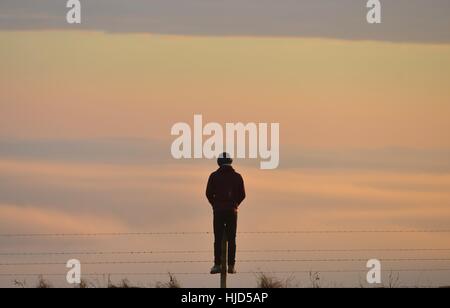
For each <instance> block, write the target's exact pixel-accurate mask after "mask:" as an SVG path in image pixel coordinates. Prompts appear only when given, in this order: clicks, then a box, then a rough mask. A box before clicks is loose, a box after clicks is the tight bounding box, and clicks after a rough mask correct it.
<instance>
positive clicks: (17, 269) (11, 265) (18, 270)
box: [0, 229, 450, 278]
mask: <svg viewBox="0 0 450 308" xmlns="http://www.w3.org/2000/svg"><path fill="white" fill-rule="evenodd" d="M383 233H385V234H407V233H409V234H419V233H423V234H431V233H432V234H437V233H441V234H450V229H427V230H425V229H424V230H406V229H405V230H293V231H292V230H291V231H244V232H239V234H240V235H255V236H260V235H275V236H294V235H300V234H303V235H312V234H325V235H334V234H383ZM212 234H213V233H212V232H208V231H203V232H202V231H192V232H189V231H184V232H110V233H4V234H0V240H1V239H24V238H29V239H37V238H42V239H44V240H52V239H53V238H77V239H83V238H94V237H95V238H105V237H123V238H129V237H156V238H159V237H162V236H174V237H182V236H183V237H185V236H199V235H212ZM383 252H388V253H402V254H406V256H402V257H389V258H380V259H379V260H380V261H381V262H386V263H389V264H391V263H392V264H397V265H398V264H399V263H401V264H405V263H407V264H411V262H421V263H427V266H424V267H420V268H418V267H415V266H414V267H411V266H410V267H399V266H391V267H389V268H383V271H384V272H398V273H403V272H410V273H416V272H417V273H427V272H428V273H436V272H438V273H444V272H445V273H446V272H450V246H449V248H446V247H444V248H427V247H411V248H383V247H380V248H352V249H326V248H325V249H300V248H290V249H243V250H239V253H242V254H263V253H271V254H286V255H290V254H300V253H308V254H322V253H327V254H337V253H383ZM418 252H423V253H444V254H445V255H444V256H441V257H411V256H410V255H409V254H413V253H418ZM206 253H208V254H212V250H195V249H192V250H151V249H149V250H126V251H119V250H116V251H107V250H93V251H62V250H59V251H4V250H1V249H0V278H14V277H17V278H19V277H38V276H45V277H65V275H66V273H55V272H40V273H36V269H34V271H29V270H30V269H33V267H36V266H40V267H42V266H45V267H47V266H49V267H51V266H65V265H66V263H65V262H59V261H58V262H56V261H55V262H41V261H33V260H31V261H26V262H17V261H14V262H4V260H2V259H1V257H3V258H5V257H46V256H70V257H72V258H73V257H79V256H95V257H102V256H121V257H123V256H127V257H134V256H166V255H182V256H185V255H191V256H193V255H202V254H206ZM367 261H368V259H367V258H337V257H336V258H335V257H327V258H244V259H240V260H238V262H239V263H251V264H274V263H283V264H292V265H293V266H291V267H290V269H289V270H274V271H264V273H265V274H270V275H272V274H273V275H275V274H287V275H295V274H308V273H313V272H318V273H366V272H367V269H366V268H365V262H367ZM210 262H211V260H206V259H194V258H188V259H186V258H184V259H183V260H172V259H164V258H163V259H162V260H128V259H124V260H112V261H108V260H94V261H87V262H83V265H145V264H156V265H158V264H160V265H162V264H166V265H171V264H195V263H198V264H203V263H210ZM355 262H363V263H364V267H361V268H359V267H358V268H346V267H338V268H331V269H330V268H327V267H325V268H322V269H320V268H311V269H307V270H304V269H299V268H298V266H297V264H305V263H313V264H315V263H321V264H327V265H328V264H343V263H345V264H347V263H348V264H354V263H355ZM434 262H439V264H437V265H434ZM441 263H445V265H447V263H448V266H442V264H441ZM11 269H13V270H14V272H12V271H11ZM24 270H27V271H26V272H23V271H24ZM258 273H261V271H260V270H244V271H241V272H239V273H238V274H239V275H255V274H258ZM167 274H168V272H160V271H155V272H148V271H136V272H132V271H121V272H107V271H104V272H101V271H95V272H87V273H83V277H98V276H108V277H110V276H116V277H123V278H126V277H127V276H130V277H131V276H136V277H137V276H141V277H145V276H164V275H167ZM171 274H173V275H178V276H203V275H209V273H208V272H207V271H204V272H203V271H199V272H194V271H178V272H177V271H174V272H171Z"/></svg>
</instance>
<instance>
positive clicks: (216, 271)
mask: <svg viewBox="0 0 450 308" xmlns="http://www.w3.org/2000/svg"><path fill="white" fill-rule="evenodd" d="M221 272H222V266H220V265H214V266H213V267H212V268H211V275H214V274H220V273H221Z"/></svg>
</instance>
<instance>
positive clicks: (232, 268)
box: [228, 265, 236, 274]
mask: <svg viewBox="0 0 450 308" xmlns="http://www.w3.org/2000/svg"><path fill="white" fill-rule="evenodd" d="M228 274H236V267H235V266H234V265H228Z"/></svg>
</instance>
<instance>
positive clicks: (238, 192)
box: [206, 165, 245, 210]
mask: <svg viewBox="0 0 450 308" xmlns="http://www.w3.org/2000/svg"><path fill="white" fill-rule="evenodd" d="M206 197H207V198H208V201H209V203H211V205H212V206H213V208H214V210H230V209H233V210H237V208H238V207H239V205H240V204H241V203H242V201H244V199H245V188H244V180H243V179H242V176H241V175H240V174H239V173H237V172H236V171H234V169H233V167H231V166H230V165H224V166H221V167H220V168H219V169H217V171H215V172H213V173H212V174H211V175H210V176H209V180H208V186H207V187H206Z"/></svg>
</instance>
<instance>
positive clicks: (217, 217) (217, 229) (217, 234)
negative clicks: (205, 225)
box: [214, 211, 225, 265]
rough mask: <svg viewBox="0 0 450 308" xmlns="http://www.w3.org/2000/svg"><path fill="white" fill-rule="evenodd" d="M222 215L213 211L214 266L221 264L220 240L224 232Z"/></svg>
mask: <svg viewBox="0 0 450 308" xmlns="http://www.w3.org/2000/svg"><path fill="white" fill-rule="evenodd" d="M224 224H225V220H224V215H223V213H221V212H219V211H214V264H215V265H221V264H222V239H223V232H224Z"/></svg>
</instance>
